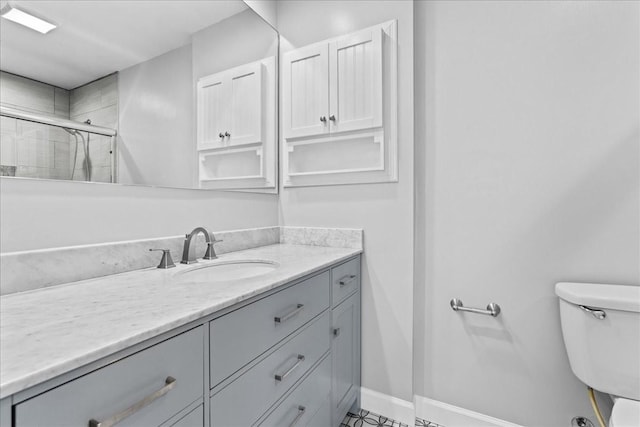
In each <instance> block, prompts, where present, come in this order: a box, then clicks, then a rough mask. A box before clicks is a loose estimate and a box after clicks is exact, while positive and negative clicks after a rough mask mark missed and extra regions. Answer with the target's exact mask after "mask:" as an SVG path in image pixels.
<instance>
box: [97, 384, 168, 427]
mask: <svg viewBox="0 0 640 427" xmlns="http://www.w3.org/2000/svg"><path fill="white" fill-rule="evenodd" d="M175 386H176V379H175V378H173V377H167V379H166V380H165V382H164V386H163V387H162V388H161V389H160V390H158V391H156V392H154V393H152V394H150V395H149V396H147V397H145V398H144V399H142V400H141V401H139V402H137V403H134V404H133V405H131V406H130V407H128V408H127V409H125V410H124V411H122V412H120V413H118V414H115V415H114V416H112V417H111V418H108V419H106V420H104V421H98V420H94V419H91V420H89V427H112V426H114V425H116V424H118V423H119V422H120V421H122V420H124V419H125V418H127V417H129V416H131V415H133V414H135V413H136V412H138V411H139V410H140V409H142V408H144V407H145V406H147V405H149V404H151V403H153V401H154V400H157V399H159V398H160V397H162V396H164V395H165V394H167V393H169V392H170V391H171V389H172V388H174V387H175Z"/></svg>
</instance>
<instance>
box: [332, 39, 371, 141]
mask: <svg viewBox="0 0 640 427" xmlns="http://www.w3.org/2000/svg"><path fill="white" fill-rule="evenodd" d="M329 67H330V72H329V100H330V109H329V110H330V114H329V123H330V131H331V133H335V132H346V131H354V130H361V129H371V128H376V127H381V126H382V30H381V29H380V28H374V29H368V30H364V31H361V32H358V33H355V34H352V35H350V36H348V37H345V38H343V39H339V40H337V41H334V42H332V43H331V44H330V45H329Z"/></svg>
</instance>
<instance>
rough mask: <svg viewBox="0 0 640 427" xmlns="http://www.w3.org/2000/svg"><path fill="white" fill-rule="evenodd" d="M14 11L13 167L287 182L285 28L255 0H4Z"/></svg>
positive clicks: (169, 183) (10, 49)
mask: <svg viewBox="0 0 640 427" xmlns="http://www.w3.org/2000/svg"><path fill="white" fill-rule="evenodd" d="M0 19H1V25H0V32H1V33H0V106H1V115H2V117H1V119H2V122H1V124H0V127H1V135H2V136H1V137H2V139H1V144H0V145H1V149H2V150H1V153H0V163H1V166H0V170H1V174H2V176H3V177H17V178H37V179H56V180H74V181H90V182H101V183H116V184H135V185H149V186H163V187H174V188H198V189H225V190H233V189H237V190H245V191H247V190H249V191H261V192H277V188H278V184H277V175H278V168H277V159H278V154H277V146H278V144H277V81H278V79H277V63H278V59H277V55H278V41H279V37H278V33H277V31H276V30H275V29H274V28H273V27H271V26H270V25H269V24H268V23H267V22H266V21H265V20H263V19H262V18H261V17H260V16H259V15H258V14H257V13H256V12H254V11H253V10H252V9H251V8H250V7H249V6H247V4H245V3H244V2H243V1H242V0H198V1H189V0H158V1H153V0H143V1H110V0H91V1H82V0H74V1H58V0H54V1H11V2H8V3H7V2H4V1H3V2H2V18H0ZM24 19H26V20H27V21H24ZM3 179H5V178H3Z"/></svg>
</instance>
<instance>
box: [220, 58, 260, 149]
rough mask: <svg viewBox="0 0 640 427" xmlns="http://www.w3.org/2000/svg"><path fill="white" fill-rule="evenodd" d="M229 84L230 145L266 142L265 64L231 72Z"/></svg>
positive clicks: (227, 128)
mask: <svg viewBox="0 0 640 427" xmlns="http://www.w3.org/2000/svg"><path fill="white" fill-rule="evenodd" d="M227 79H228V80H227V84H228V95H227V96H228V98H227V102H228V108H229V113H228V116H227V117H228V123H227V124H226V126H225V131H224V132H226V133H228V134H229V136H227V138H228V144H229V145H242V144H253V143H259V142H262V125H263V121H262V110H263V108H262V102H263V99H262V64H260V63H254V64H249V65H247V66H244V67H238V68H234V69H233V70H231V71H230V72H229V74H228V76H227Z"/></svg>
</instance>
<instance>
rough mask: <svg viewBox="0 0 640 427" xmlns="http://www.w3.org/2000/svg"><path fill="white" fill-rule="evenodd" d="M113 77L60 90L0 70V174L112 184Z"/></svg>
mask: <svg viewBox="0 0 640 427" xmlns="http://www.w3.org/2000/svg"><path fill="white" fill-rule="evenodd" d="M117 78H118V76H117V74H110V75H107V76H105V77H103V78H100V79H98V80H95V81H93V82H90V83H88V84H86V85H84V86H80V87H77V88H73V89H64V88H59V87H55V86H51V85H48V84H45V83H42V82H38V81H34V80H31V79H28V78H26V77H24V76H18V75H15V74H11V73H8V72H5V71H0V86H2V91H0V116H1V117H0V121H1V123H0V128H1V129H0V131H1V132H0V175H2V176H12V177H18V178H40V179H60V180H67V181H69V180H71V181H91V182H105V183H107V182H108V183H112V182H115V181H116V164H115V163H116V147H115V144H116V137H115V135H116V133H117V132H116V127H117V124H118V113H117V112H118V109H117V103H118V95H117Z"/></svg>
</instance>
